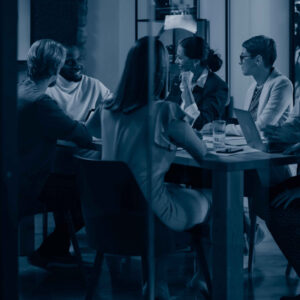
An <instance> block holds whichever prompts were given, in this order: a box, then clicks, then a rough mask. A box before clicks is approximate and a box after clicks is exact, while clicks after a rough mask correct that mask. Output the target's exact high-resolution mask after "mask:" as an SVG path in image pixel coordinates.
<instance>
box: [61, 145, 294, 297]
mask: <svg viewBox="0 0 300 300" xmlns="http://www.w3.org/2000/svg"><path fill="white" fill-rule="evenodd" d="M96 145H97V147H98V148H99V149H101V141H97V142H96ZM57 146H58V148H60V149H61V150H63V151H62V152H63V153H64V151H66V153H73V152H74V151H75V149H76V145H75V144H73V143H72V142H68V141H58V143H57ZM248 150H249V147H248V146H245V147H244V151H242V152H238V153H235V154H228V155H226V154H223V155H217V154H216V153H212V152H209V153H208V154H207V155H206V156H205V157H204V159H203V160H202V161H196V160H195V159H194V158H192V157H191V156H190V155H189V154H188V153H187V152H185V151H184V150H180V151H177V154H176V157H175V160H174V163H173V165H177V166H181V167H185V168H187V170H188V169H189V167H191V168H193V170H194V171H195V170H197V171H199V174H201V172H203V169H206V170H209V171H210V172H211V174H212V194H213V202H212V218H213V222H212V249H213V250H212V263H213V266H212V299H213V300H241V299H243V277H244V276H243V247H244V239H243V196H244V174H245V172H246V171H250V170H260V171H264V172H265V173H268V171H269V170H270V168H271V166H282V165H289V164H295V163H297V162H298V161H300V158H298V157H297V156H295V155H283V154H270V153H264V152H261V151H254V152H253V151H250V152H248ZM67 155H68V154H67ZM64 168H65V167H64V166H63V167H62V170H63V169H64Z"/></svg>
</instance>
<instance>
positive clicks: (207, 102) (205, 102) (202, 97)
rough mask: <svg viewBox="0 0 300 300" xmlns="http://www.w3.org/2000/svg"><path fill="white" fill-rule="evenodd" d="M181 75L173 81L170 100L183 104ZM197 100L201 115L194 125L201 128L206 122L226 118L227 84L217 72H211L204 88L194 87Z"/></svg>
mask: <svg viewBox="0 0 300 300" xmlns="http://www.w3.org/2000/svg"><path fill="white" fill-rule="evenodd" d="M179 85H180V80H179V76H177V77H175V78H174V80H173V82H172V87H171V91H170V94H169V96H168V98H167V100H168V101H172V102H176V103H178V104H181V101H182V100H181V91H180V88H179ZM193 95H194V98H195V102H196V104H197V106H198V108H199V110H200V113H201V114H200V116H199V117H198V118H197V120H196V121H195V122H194V125H193V127H194V128H196V129H198V130H200V129H201V128H202V127H203V126H204V125H205V124H206V123H210V122H212V121H213V120H217V119H222V118H224V113H225V106H226V104H227V99H228V86H227V84H226V83H225V82H224V81H223V80H222V79H221V78H220V77H219V76H217V75H216V74H215V73H213V72H209V73H208V76H207V80H206V82H205V85H204V87H203V88H200V87H199V86H195V88H194V89H193Z"/></svg>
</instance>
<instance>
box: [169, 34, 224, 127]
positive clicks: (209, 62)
mask: <svg viewBox="0 0 300 300" xmlns="http://www.w3.org/2000/svg"><path fill="white" fill-rule="evenodd" d="M176 64H177V65H178V66H179V69H180V76H179V77H176V78H174V80H173V82H172V88H171V91H170V95H169V96H168V98H167V100H169V101H172V102H176V103H178V104H180V105H181V108H182V109H183V110H184V111H185V112H186V113H187V114H188V115H189V116H190V118H191V122H192V123H193V127H194V128H196V129H198V130H200V129H202V127H203V126H204V125H205V124H207V123H209V122H212V121H213V120H216V119H222V118H223V117H224V113H225V106H226V104H227V101H228V86H227V84H226V83H225V82H224V81H223V80H222V79H221V78H220V77H219V76H217V75H216V74H215V72H217V71H218V70H219V69H220V68H221V66H222V60H221V58H220V57H219V56H218V55H217V54H215V53H214V51H213V50H212V49H210V48H209V46H208V44H207V43H206V42H205V41H204V40H203V39H202V38H201V37H198V36H193V37H188V38H186V39H184V40H182V41H181V42H180V43H179V45H178V48H177V58H176Z"/></svg>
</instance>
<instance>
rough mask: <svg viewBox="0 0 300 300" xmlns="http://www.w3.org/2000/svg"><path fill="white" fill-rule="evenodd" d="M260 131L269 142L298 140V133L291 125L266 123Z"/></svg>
mask: <svg viewBox="0 0 300 300" xmlns="http://www.w3.org/2000/svg"><path fill="white" fill-rule="evenodd" d="M262 131H263V133H264V135H265V137H266V138H267V139H268V140H269V141H270V142H279V143H290V144H294V143H297V142H299V141H300V134H299V133H298V132H297V131H295V129H294V128H293V127H292V126H288V125H286V126H282V127H278V126H273V125H268V126H266V127H265V128H264V129H262Z"/></svg>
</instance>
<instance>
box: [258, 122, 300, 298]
mask: <svg viewBox="0 0 300 300" xmlns="http://www.w3.org/2000/svg"><path fill="white" fill-rule="evenodd" d="M299 129H300V117H297V118H295V119H294V120H293V121H292V122H290V123H285V124H284V125H283V126H281V127H275V126H268V127H267V128H266V129H265V130H264V134H265V135H266V136H267V137H268V139H269V140H270V141H272V142H280V143H295V142H297V143H298V144H295V145H293V146H291V147H290V148H288V149H287V150H286V151H285V152H286V153H287V154H291V153H298V154H299V149H300V144H299V142H300V130H299ZM270 196H271V203H270V217H269V221H268V223H267V225H268V228H269V230H270V232H271V234H272V235H273V237H274V239H275V241H276V243H277V244H278V246H279V248H280V249H281V250H282V252H283V254H284V255H285V256H286V258H287V259H288V261H289V262H290V264H291V265H292V266H293V268H294V269H295V271H296V273H297V274H298V276H299V277H300V176H299V175H298V176H295V177H291V178H289V179H287V180H286V181H284V182H283V183H281V184H279V185H277V186H275V187H273V188H272V189H271V191H270ZM281 299H282V300H288V299H300V295H298V296H295V297H282V298H281Z"/></svg>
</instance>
